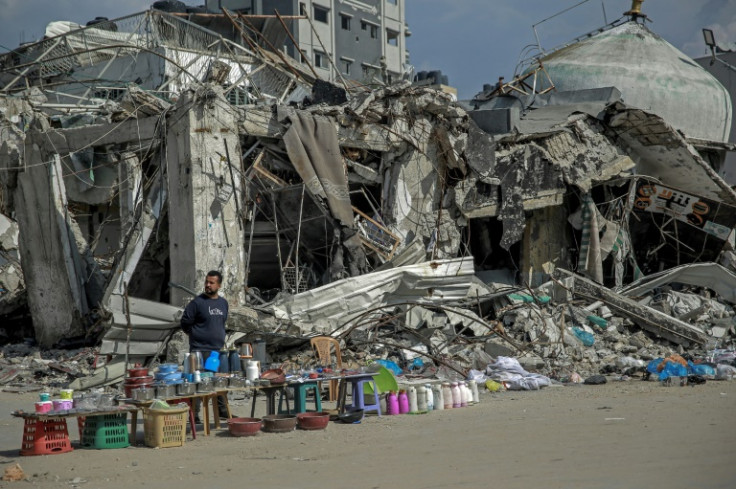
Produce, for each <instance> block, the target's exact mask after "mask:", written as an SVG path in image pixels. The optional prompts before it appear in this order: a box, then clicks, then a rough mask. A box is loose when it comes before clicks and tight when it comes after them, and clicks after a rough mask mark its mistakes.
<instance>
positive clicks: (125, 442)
mask: <svg viewBox="0 0 736 489" xmlns="http://www.w3.org/2000/svg"><path fill="white" fill-rule="evenodd" d="M81 444H82V446H83V447H84V448H98V449H104V448H125V447H127V446H130V439H129V437H128V413H120V414H103V415H100V416H87V419H85V421H84V430H83V431H82V437H81Z"/></svg>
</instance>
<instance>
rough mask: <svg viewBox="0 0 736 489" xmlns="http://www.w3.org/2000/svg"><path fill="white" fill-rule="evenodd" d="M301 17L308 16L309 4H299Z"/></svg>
mask: <svg viewBox="0 0 736 489" xmlns="http://www.w3.org/2000/svg"><path fill="white" fill-rule="evenodd" d="M299 15H307V4H306V3H304V2H299Z"/></svg>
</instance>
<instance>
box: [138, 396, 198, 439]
mask: <svg viewBox="0 0 736 489" xmlns="http://www.w3.org/2000/svg"><path fill="white" fill-rule="evenodd" d="M188 416H189V407H188V406H185V407H183V408H172V409H146V410H145V411H144V412H143V435H144V438H145V442H146V446H148V447H152V448H168V447H180V446H182V445H184V440H185V439H186V433H187V417H188Z"/></svg>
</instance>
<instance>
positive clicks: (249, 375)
mask: <svg viewBox="0 0 736 489" xmlns="http://www.w3.org/2000/svg"><path fill="white" fill-rule="evenodd" d="M258 377H260V372H259V371H258V362H256V361H255V360H248V365H247V366H246V367H245V378H246V379H247V380H250V381H251V382H253V381H255V380H257V379H258Z"/></svg>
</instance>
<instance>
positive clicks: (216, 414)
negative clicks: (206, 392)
mask: <svg viewBox="0 0 736 489" xmlns="http://www.w3.org/2000/svg"><path fill="white" fill-rule="evenodd" d="M217 398H218V395H217V393H216V392H215V393H214V394H212V395H211V396H210V400H211V402H212V417H213V418H215V429H218V430H219V429H220V408H219V407H218V405H217Z"/></svg>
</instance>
